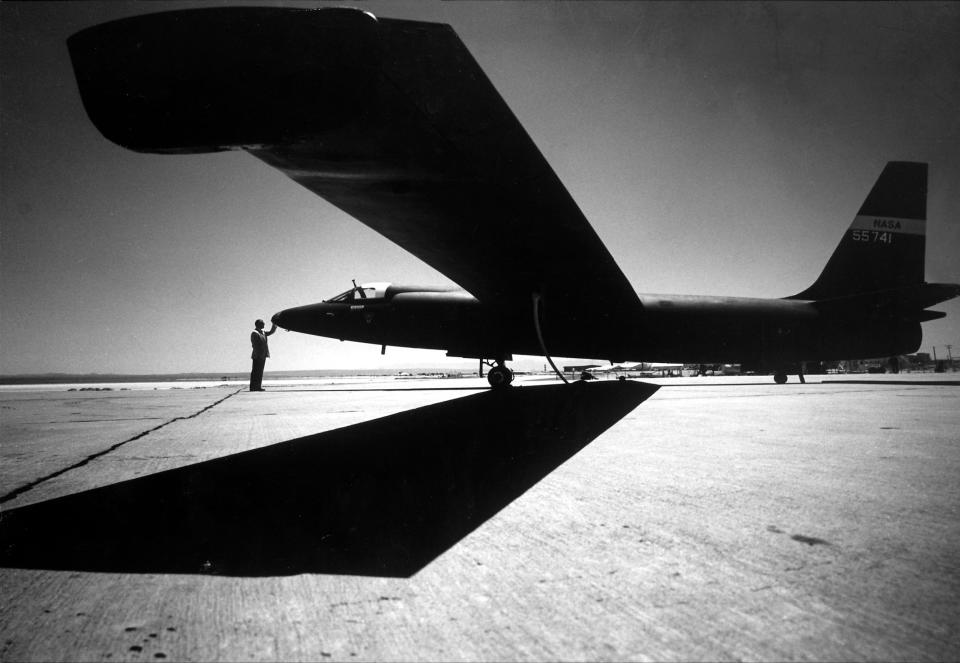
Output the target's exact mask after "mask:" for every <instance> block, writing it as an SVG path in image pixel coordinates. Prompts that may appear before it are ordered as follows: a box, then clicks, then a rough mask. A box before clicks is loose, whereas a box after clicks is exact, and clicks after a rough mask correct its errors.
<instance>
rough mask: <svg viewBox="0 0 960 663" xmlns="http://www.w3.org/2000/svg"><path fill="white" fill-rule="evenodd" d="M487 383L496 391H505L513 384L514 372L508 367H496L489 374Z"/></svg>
mask: <svg viewBox="0 0 960 663" xmlns="http://www.w3.org/2000/svg"><path fill="white" fill-rule="evenodd" d="M487 382H489V383H490V386H491V387H493V388H494V389H503V388H504V387H508V386H510V383H511V382H513V371H511V370H510V369H509V368H507V367H506V366H494V367H493V368H491V369H490V370H489V372H487Z"/></svg>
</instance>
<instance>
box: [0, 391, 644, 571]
mask: <svg viewBox="0 0 960 663" xmlns="http://www.w3.org/2000/svg"><path fill="white" fill-rule="evenodd" d="M657 388H658V387H657V386H656V385H651V384H645V383H638V382H616V383H606V384H590V385H587V384H574V385H571V386H564V385H557V386H542V387H518V388H514V389H510V390H507V391H506V392H504V393H498V392H493V391H488V392H484V393H481V394H474V395H471V396H465V397H463V398H459V399H456V400H452V401H447V402H444V403H439V404H436V405H430V406H427V407H422V408H417V409H415V410H409V411H407V412H402V413H399V414H395V415H391V416H388V417H383V418H380V419H376V420H373V421H368V422H365V423H361V424H357V425H354V426H348V427H346V428H341V429H338V430H333V431H327V432H323V433H318V434H315V435H309V436H306V437H301V438H297V439H294V440H289V441H287V442H281V443H279V444H274V445H272V446H269V447H265V448H262V449H255V450H251V451H247V452H243V453H238V454H235V455H232V456H226V457H223V458H217V459H215V460H211V461H206V462H203V463H197V464H195V465H190V466H187V467H183V468H178V469H174V470H168V471H165V472H160V473H157V474H153V475H150V476H146V477H143V478H138V479H133V480H130V481H124V482H121V483H117V484H113V485H109V486H104V487H101V488H96V489H93V490H88V491H84V492H81V493H76V494H73V495H68V496H65V497H61V498H57V499H53V500H49V501H46V502H41V503H38V504H32V505H28V506H24V507H20V508H17V509H11V510H9V511H6V512H5V513H3V514H2V520H0V566H4V567H16V568H34V569H64V570H83V571H106V572H132V573H190V574H221V575H234V576H272V575H290V574H298V573H330V574H351V575H373V576H391V577H409V576H411V575H413V574H414V573H416V572H417V571H419V570H420V569H422V568H423V567H424V566H426V565H427V564H428V563H430V561H431V560H433V559H435V558H436V557H437V556H438V555H440V554H441V553H442V552H444V551H445V550H446V549H448V548H450V547H451V546H453V545H454V544H455V543H456V542H457V541H459V540H460V539H462V538H463V537H465V536H466V535H468V534H469V533H470V532H472V531H473V530H474V529H476V528H477V527H479V526H480V525H481V524H482V523H483V522H484V521H486V520H487V519H488V518H490V517H491V516H493V515H494V514H495V513H497V512H498V511H499V510H500V509H502V508H503V507H505V506H506V505H508V504H509V503H510V502H512V501H513V500H514V499H516V498H517V497H519V496H520V495H522V494H523V493H524V492H525V491H526V490H527V489H529V488H530V487H531V486H533V485H534V484H536V483H537V482H538V481H540V480H541V479H542V478H543V477H545V476H546V475H547V474H549V473H550V472H552V471H553V470H554V469H555V468H556V467H557V466H559V465H560V464H561V463H563V462H564V461H566V460H567V459H568V458H570V457H571V456H573V455H574V454H575V453H577V452H578V451H579V450H580V449H582V448H583V447H584V446H586V445H587V444H589V443H590V442H591V441H592V440H593V439H595V438H596V437H597V436H598V435H600V434H601V433H602V432H603V431H605V430H606V429H607V428H609V427H610V426H612V425H613V424H614V423H616V422H617V421H619V420H620V419H621V418H622V417H624V416H625V415H626V414H628V413H629V412H630V411H631V410H633V409H634V408H635V407H636V406H637V405H639V404H640V403H642V402H643V401H644V400H646V399H647V398H649V397H650V396H651V395H653V393H654V392H655V391H656V390H657Z"/></svg>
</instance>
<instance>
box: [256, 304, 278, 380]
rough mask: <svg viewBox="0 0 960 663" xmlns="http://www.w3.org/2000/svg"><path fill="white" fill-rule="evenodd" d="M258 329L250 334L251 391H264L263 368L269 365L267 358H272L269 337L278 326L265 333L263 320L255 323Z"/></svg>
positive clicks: (274, 325) (273, 326)
mask: <svg viewBox="0 0 960 663" xmlns="http://www.w3.org/2000/svg"><path fill="white" fill-rule="evenodd" d="M253 326H254V327H256V329H254V330H253V331H252V332H250V344H251V345H253V354H252V355H250V357H251V358H252V359H253V368H252V369H251V370H250V391H263V387H261V386H260V385H261V383H262V382H263V367H264V365H265V364H266V363H267V357H269V356H270V348H269V347H268V346H267V336H269V335H270V334H272V333H273V332H275V331H277V325H276V324H275V323H274V324H273V325H272V326H271V327H270V331H268V332H265V331H263V320H257V321H256V322H254V323H253Z"/></svg>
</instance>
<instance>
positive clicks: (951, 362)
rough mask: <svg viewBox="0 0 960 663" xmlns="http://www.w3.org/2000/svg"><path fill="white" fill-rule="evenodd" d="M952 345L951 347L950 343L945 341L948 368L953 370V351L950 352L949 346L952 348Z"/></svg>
mask: <svg viewBox="0 0 960 663" xmlns="http://www.w3.org/2000/svg"><path fill="white" fill-rule="evenodd" d="M952 347H953V346H952V345H950V344H949V343H947V359H948V360H949V362H950V370H951V371H953V370H955V369H954V368H953V353H952V352H950V348H952Z"/></svg>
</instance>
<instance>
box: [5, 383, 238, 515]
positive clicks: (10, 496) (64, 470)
mask: <svg viewBox="0 0 960 663" xmlns="http://www.w3.org/2000/svg"><path fill="white" fill-rule="evenodd" d="M241 391H243V389H242V388H241V389H237V390H236V391H234V392H232V393H229V394H227V395H226V396H224V397H223V398H221V399H220V400H218V401H214V402H213V403H211V404H210V405H207V406H206V407H204V408H201V409H199V410H197V411H196V412H194V413H193V414H188V415H185V416H182V417H174V418H173V419H169V420H167V421H165V422H163V423H162V424H160V425H158V426H154V427H153V428H150V429H148V430H145V431H143V432H142V433H139V434H137V435H134V436H133V437H131V438H128V439H126V440H123V441H122V442H117V443H116V444H114V445H111V446H109V447H107V448H106V449H104V450H103V451H98V452H97V453H94V454H90V455H89V456H87V457H86V458H84V459H83V460H80V461H78V462H76V463H74V464H73V465H69V466H67V467H64V468H62V469H59V470H57V471H56V472H52V473H50V474H48V475H46V476H42V477H40V478H39V479H34V480H33V481H31V482H30V483H26V484H24V485H22V486H20V487H19V488H14V489H13V490H11V491H10V492H9V493H7V494H6V495H4V496H3V497H0V504H4V503H5V502H9V501H10V500H12V499H14V498H16V497H19V496H20V495H23V494H24V493H25V492H27V491H29V490H33V489H34V488H36V487H37V486H39V485H40V484H42V483H44V482H46V481H49V480H50V479H54V478H56V477H58V476H60V475H62V474H66V473H67V472H69V471H71V470H75V469H77V468H78V467H83V466H84V465H86V464H87V463H90V462H92V461H94V460H96V459H98V458H100V457H101V456H105V455H107V454H108V453H110V452H111V451H116V450H117V449H119V448H120V447H122V446H123V445H125V444H127V443H128V442H134V441H136V440H139V439H141V438H143V437H146V436H147V435H149V434H150V433H153V432H154V431H158V430H160V429H161V428H163V427H165V426H169V425H170V424H172V423H174V422H177V421H185V420H187V419H193V418H194V417H199V416H200V415H201V414H203V413H204V412H206V411H207V410H210V409H212V408H214V407H216V406H217V405H220V403H222V402H224V401H225V400H227V399H228V398H230V397H231V396H236V395H237V394H239V393H240V392H241Z"/></svg>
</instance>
